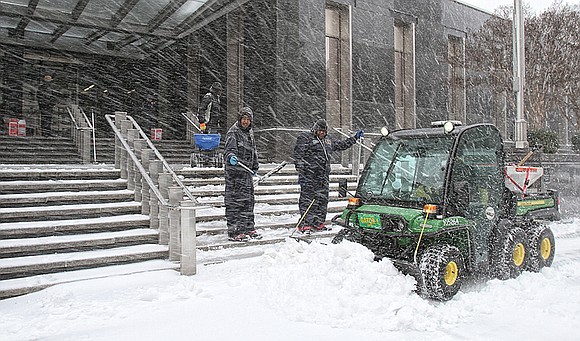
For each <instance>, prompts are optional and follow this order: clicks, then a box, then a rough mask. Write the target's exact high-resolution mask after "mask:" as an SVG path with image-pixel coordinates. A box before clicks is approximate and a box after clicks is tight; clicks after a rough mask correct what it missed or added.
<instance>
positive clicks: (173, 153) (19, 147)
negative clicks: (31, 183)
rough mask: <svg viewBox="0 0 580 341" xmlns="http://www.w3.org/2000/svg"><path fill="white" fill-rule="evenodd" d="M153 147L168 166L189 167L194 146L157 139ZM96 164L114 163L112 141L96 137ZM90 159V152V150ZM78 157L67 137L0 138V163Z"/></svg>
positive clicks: (70, 160) (78, 159)
mask: <svg viewBox="0 0 580 341" xmlns="http://www.w3.org/2000/svg"><path fill="white" fill-rule="evenodd" d="M153 144H154V145H155V147H156V148H157V149H158V150H159V152H160V153H161V154H162V155H163V156H164V158H165V159H166V160H167V162H169V163H172V164H182V165H189V164H190V159H191V153H192V152H193V151H194V147H193V145H192V143H191V142H188V141H185V140H161V141H154V142H153ZM95 146H96V154H97V160H96V161H97V162H96V163H106V164H111V163H114V162H115V140H114V139H113V138H97V139H96V141H95ZM90 154H91V160H92V158H93V150H92V149H91V152H90ZM80 163H81V156H80V155H79V152H78V150H77V147H76V145H75V144H74V142H73V141H72V139H71V138H67V137H39V136H21V137H15V136H6V135H0V164H21V165H26V164H53V165H63V164H80Z"/></svg>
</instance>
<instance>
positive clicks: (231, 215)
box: [224, 171, 255, 236]
mask: <svg viewBox="0 0 580 341" xmlns="http://www.w3.org/2000/svg"><path fill="white" fill-rule="evenodd" d="M224 203H225V206H226V221H227V225H228V234H229V235H232V236H233V235H236V234H239V233H244V232H248V231H251V230H254V229H255V227H254V183H253V180H252V175H251V174H250V173H248V172H245V171H244V172H233V171H230V172H226V188H225V196H224Z"/></svg>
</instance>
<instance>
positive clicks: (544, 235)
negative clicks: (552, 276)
mask: <svg viewBox="0 0 580 341" xmlns="http://www.w3.org/2000/svg"><path fill="white" fill-rule="evenodd" d="M528 244H529V246H530V256H529V259H528V266H527V267H526V268H527V269H528V270H530V271H534V272H538V271H540V270H541V269H542V268H543V267H549V266H551V265H552V262H553V261H554V253H555V250H556V241H555V240H554V234H553V233H552V230H551V229H550V228H548V227H547V226H544V225H537V226H534V227H533V228H532V229H530V230H529V231H528Z"/></svg>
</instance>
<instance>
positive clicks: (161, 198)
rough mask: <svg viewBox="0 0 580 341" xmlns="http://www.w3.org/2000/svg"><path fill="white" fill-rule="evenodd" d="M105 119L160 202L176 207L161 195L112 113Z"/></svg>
mask: <svg viewBox="0 0 580 341" xmlns="http://www.w3.org/2000/svg"><path fill="white" fill-rule="evenodd" d="M105 119H106V120H107V122H109V125H110V126H111V128H113V132H115V135H117V138H118V139H119V141H120V142H121V144H122V145H123V148H125V150H126V151H127V154H128V155H129V156H130V157H131V159H132V160H133V162H134V163H135V165H136V166H137V168H138V169H139V172H141V176H142V177H143V178H144V179H145V181H147V184H148V185H149V188H150V189H151V190H152V191H153V193H155V196H156V197H157V199H158V200H159V202H160V203H161V204H162V205H163V206H167V207H176V206H174V205H171V204H169V202H168V201H167V200H166V199H165V198H164V197H163V195H161V192H160V191H159V189H158V188H157V186H156V185H155V183H154V182H153V180H152V179H151V177H150V176H149V173H148V172H147V171H146V170H145V168H144V167H143V165H142V164H141V162H140V161H139V159H138V158H137V156H136V155H135V153H134V152H133V150H131V147H130V146H129V144H128V143H127V141H125V138H124V137H123V134H121V131H120V130H119V128H117V126H116V125H115V123H113V121H112V120H111V115H105ZM139 129H141V128H139Z"/></svg>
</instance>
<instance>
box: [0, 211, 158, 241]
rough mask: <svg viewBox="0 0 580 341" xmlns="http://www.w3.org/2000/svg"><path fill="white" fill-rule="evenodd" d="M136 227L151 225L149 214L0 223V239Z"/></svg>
mask: <svg viewBox="0 0 580 341" xmlns="http://www.w3.org/2000/svg"><path fill="white" fill-rule="evenodd" d="M136 227H143V228H144V227H149V216H146V215H142V214H126V215H115V216H111V217H98V218H82V219H66V220H40V221H19V222H12V223H0V239H13V238H38V237H46V236H57V235H71V234H79V233H91V232H107V231H118V230H126V229H129V228H136Z"/></svg>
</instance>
